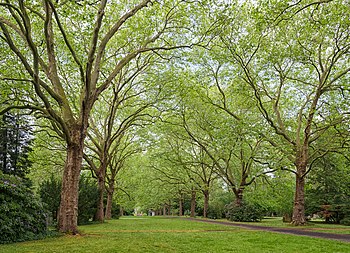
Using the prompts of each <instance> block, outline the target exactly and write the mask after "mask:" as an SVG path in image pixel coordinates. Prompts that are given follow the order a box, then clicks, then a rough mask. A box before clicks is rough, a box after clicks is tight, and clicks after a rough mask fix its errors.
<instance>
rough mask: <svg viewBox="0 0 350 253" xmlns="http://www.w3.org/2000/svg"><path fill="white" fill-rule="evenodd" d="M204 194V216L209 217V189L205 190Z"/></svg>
mask: <svg viewBox="0 0 350 253" xmlns="http://www.w3.org/2000/svg"><path fill="white" fill-rule="evenodd" d="M203 195H204V207H203V218H207V214H208V208H209V190H204V191H203Z"/></svg>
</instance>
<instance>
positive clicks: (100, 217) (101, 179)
mask: <svg viewBox="0 0 350 253" xmlns="http://www.w3.org/2000/svg"><path fill="white" fill-rule="evenodd" d="M102 174H103V175H102ZM97 181H98V202H97V210H96V213H95V217H94V220H95V221H99V222H103V221H104V193H105V189H106V186H105V175H104V173H101V172H100V173H99V175H98V176H97Z"/></svg>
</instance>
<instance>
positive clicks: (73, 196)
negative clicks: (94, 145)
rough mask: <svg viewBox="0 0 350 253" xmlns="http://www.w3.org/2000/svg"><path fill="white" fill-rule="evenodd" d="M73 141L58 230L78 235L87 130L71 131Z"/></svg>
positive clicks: (68, 153) (63, 189)
mask: <svg viewBox="0 0 350 253" xmlns="http://www.w3.org/2000/svg"><path fill="white" fill-rule="evenodd" d="M70 134H71V140H70V142H69V143H68V147H67V157H66V162H65V166H64V172H63V178H62V190H61V203H60V208H59V212H58V230H59V231H60V232H65V233H71V234H77V233H78V227H77V226H78V196H79V177H80V170H81V163H82V159H83V148H84V138H85V134H86V129H84V128H82V127H81V126H80V125H76V126H74V127H73V128H72V130H71V131H70Z"/></svg>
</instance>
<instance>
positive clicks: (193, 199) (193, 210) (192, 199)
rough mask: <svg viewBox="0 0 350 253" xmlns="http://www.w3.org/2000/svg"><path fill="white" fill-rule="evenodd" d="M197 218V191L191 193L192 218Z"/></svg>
mask: <svg viewBox="0 0 350 253" xmlns="http://www.w3.org/2000/svg"><path fill="white" fill-rule="evenodd" d="M195 216H196V191H195V190H192V192H191V217H195Z"/></svg>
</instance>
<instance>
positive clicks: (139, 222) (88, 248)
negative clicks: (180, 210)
mask: <svg viewBox="0 0 350 253" xmlns="http://www.w3.org/2000/svg"><path fill="white" fill-rule="evenodd" d="M80 230H81V231H82V232H83V233H84V235H82V236H61V237H57V238H48V239H45V240H39V241H31V242H23V243H16V244H9V245H0V252H1V253H13V252H33V253H34V252H35V253H37V252H39V253H41V252H43V253H45V252H93V253H98V252H126V253H132V252H198V253H202V252H239V253H241V252H259V253H260V252H293V253H296V252H298V253H299V252H312V253H317V252H322V253H325V252H332V253H334V252H350V243H343V242H338V241H332V240H324V239H316V238H309V237H301V236H293V235H287V234H276V233H270V232H263V231H252V230H246V229H242V228H237V227H228V226H222V225H215V224H206V223H201V222H194V221H188V220H182V219H176V218H160V217H135V218H134V217H124V218H121V219H119V220H112V221H108V222H105V223H103V224H93V225H87V226H81V227H80Z"/></svg>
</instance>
